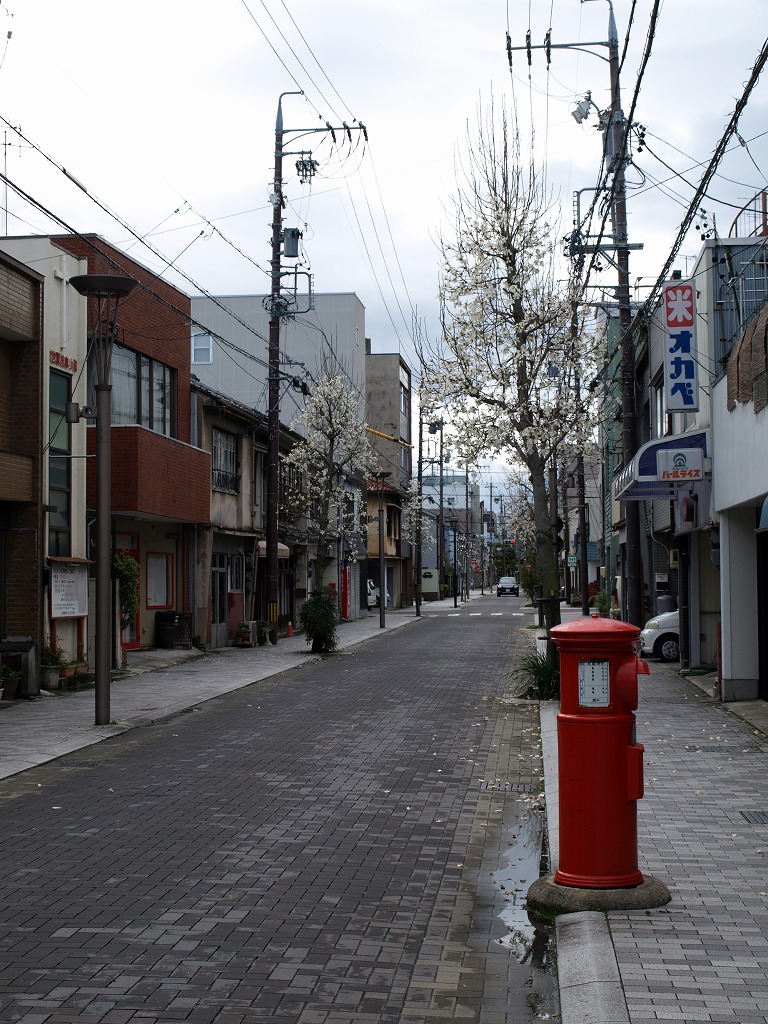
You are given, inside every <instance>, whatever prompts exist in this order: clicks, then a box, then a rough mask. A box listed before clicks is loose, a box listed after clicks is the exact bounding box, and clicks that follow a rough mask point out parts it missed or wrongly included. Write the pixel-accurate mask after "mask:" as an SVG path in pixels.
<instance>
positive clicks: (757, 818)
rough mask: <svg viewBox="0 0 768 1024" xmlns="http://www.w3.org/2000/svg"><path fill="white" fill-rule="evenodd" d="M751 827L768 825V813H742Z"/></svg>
mask: <svg viewBox="0 0 768 1024" xmlns="http://www.w3.org/2000/svg"><path fill="white" fill-rule="evenodd" d="M741 813H742V816H743V817H745V818H746V819H747V821H748V822H749V823H750V825H768V811H742V812H741Z"/></svg>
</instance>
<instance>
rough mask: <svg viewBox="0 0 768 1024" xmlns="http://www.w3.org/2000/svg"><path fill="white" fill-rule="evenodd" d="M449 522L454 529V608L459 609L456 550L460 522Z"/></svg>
mask: <svg viewBox="0 0 768 1024" xmlns="http://www.w3.org/2000/svg"><path fill="white" fill-rule="evenodd" d="M449 521H450V524H451V526H452V527H453V607H454V608H458V607H459V591H458V587H457V583H458V578H457V576H456V570H457V562H456V559H457V551H456V548H457V546H458V537H459V520H458V519H451V520H449Z"/></svg>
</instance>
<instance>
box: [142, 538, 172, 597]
mask: <svg viewBox="0 0 768 1024" xmlns="http://www.w3.org/2000/svg"><path fill="white" fill-rule="evenodd" d="M172 605H173V555H172V554H169V553H166V552H162V551H161V552H154V551H153V552H150V553H148V554H147V608H170V607H172Z"/></svg>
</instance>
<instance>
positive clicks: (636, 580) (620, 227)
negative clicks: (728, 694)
mask: <svg viewBox="0 0 768 1024" xmlns="http://www.w3.org/2000/svg"><path fill="white" fill-rule="evenodd" d="M583 2H585V0H582V3H583ZM607 3H608V8H609V15H608V41H607V42H605V41H603V40H593V41H591V42H585V43H553V42H552V40H551V35H550V33H547V37H546V39H545V41H544V44H543V45H542V46H534V45H532V44H531V40H530V33H529V36H528V39H527V40H526V44H525V46H524V47H522V46H512V45H511V42H510V39H509V37H507V55H508V59H509V63H510V68H511V67H512V52H513V51H514V50H523V49H524V50H526V52H527V56H528V64H529V65H530V63H531V53H532V51H533V50H542V49H543V50H545V51H546V55H547V64H548V65H549V63H550V60H551V52H552V50H557V49H562V50H569V49H574V50H586V52H587V53H590V52H591V51H590V50H588V49H586V48H587V47H590V46H607V48H608V65H609V67H610V75H611V109H610V123H609V126H608V131H607V132H606V157H608V156H611V157H612V163H611V164H609V165H608V170H609V171H611V170H612V171H613V185H612V188H611V196H612V203H611V207H612V208H611V215H612V216H611V220H612V223H613V239H612V245H609V246H605V247H601V248H613V249H614V250H615V252H616V261H615V263H614V261H613V260H612V259H610V258H609V262H610V263H611V264H612V265H614V266H615V267H616V269H617V272H618V288H617V299H618V306H619V328H620V331H621V399H622V401H621V406H622V444H623V462H624V465H625V466H628V465H629V463H630V462H631V460H632V458H633V456H634V455H635V453H636V452H637V413H636V400H635V349H634V333H633V331H632V329H631V325H632V316H631V308H630V290H629V250H630V249H631V248H640V247H639V246H637V245H635V246H631V245H630V244H629V241H628V233H627V192H626V182H625V178H624V166H625V162H626V142H625V138H624V114H623V112H622V109H621V89H620V85H619V36H618V32H617V31H616V20H615V18H614V16H613V4H612V3H611V0H607ZM593 56H600V55H599V54H593ZM604 59H605V58H604V57H601V60H604ZM590 105H592V104H591V98H590V95H589V93H588V94H587V97H586V99H585V100H584V101H583V109H582V110H579V108H578V107H577V110H576V112H574V117H576V120H577V121H579V122H581V120H582V119H583V118H584V117H586V114H587V112H588V110H589V107H590ZM580 106H581V105H580ZM577 114H578V116H577ZM609 143H610V148H609V145H608V144H609ZM585 251H588V249H585V248H583V247H582V248H581V252H585ZM593 251H594V250H593ZM623 504H624V522H625V532H626V543H625V575H626V581H627V620H628V621H629V622H630V623H632V624H633V625H635V626H642V625H643V618H644V616H643V592H642V578H641V562H640V507H639V503H638V502H636V501H627V502H624V503H623Z"/></svg>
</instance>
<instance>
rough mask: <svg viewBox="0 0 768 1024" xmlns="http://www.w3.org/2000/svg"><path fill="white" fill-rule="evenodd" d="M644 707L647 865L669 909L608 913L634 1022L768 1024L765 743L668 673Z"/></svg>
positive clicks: (643, 693) (660, 673) (661, 673)
mask: <svg viewBox="0 0 768 1024" xmlns="http://www.w3.org/2000/svg"><path fill="white" fill-rule="evenodd" d="M640 701H641V703H640V709H639V711H638V714H637V721H638V734H639V736H640V737H641V738H642V742H643V743H644V744H645V748H646V752H645V789H646V793H645V798H644V800H642V801H641V803H640V810H639V815H638V827H639V831H640V835H641V836H642V854H643V864H644V866H643V870H644V871H646V870H647V871H648V872H649V873H650V874H653V875H656V876H657V877H660V878H661V879H662V880H663V881H665V882H666V883H667V885H668V886H669V888H670V891H671V893H672V902H671V903H670V904H669V905H668V906H667V907H664V908H661V909H660V910H655V911H652V912H651V913H649V914H647V915H646V914H643V913H638V912H634V913H626V914H616V913H611V914H610V915H609V919H610V928H611V933H612V935H613V941H614V945H615V947H616V952H617V957H618V961H619V968H620V971H621V976H622V979H623V982H624V990H625V993H626V998H627V1003H628V1006H629V1011H630V1018H631V1021H632V1022H633V1024H635V1022H638V1024H639V1022H641V1021H649V1020H651V1021H654V1020H676V1021H680V1020H684V1021H730V1022H732V1024H765V1022H766V1021H768V864H767V863H766V858H767V857H768V813H766V812H767V811H768V805H767V803H766V799H767V797H768V787H767V785H766V777H767V773H768V737H767V736H766V735H764V734H763V733H762V732H758V731H756V730H755V729H753V728H752V727H751V726H750V725H749V724H748V723H746V722H743V721H741V720H739V719H738V718H736V717H735V716H734V715H732V714H730V713H729V712H728V710H726V709H725V708H724V707H723V706H722V705H720V704H716V703H713V702H712V701H711V700H708V699H707V698H706V697H705V696H704V695H703V694H702V693H701V692H700V691H699V690H697V689H696V688H695V687H693V686H692V685H691V684H690V683H688V682H684V681H682V680H681V679H680V678H679V677H677V676H676V675H674V674H673V672H672V671H671V670H670V669H664V668H661V667H660V666H659V667H656V666H654V672H653V674H652V675H651V676H650V677H641V682H640ZM750 818H751V819H752V820H749V819H750Z"/></svg>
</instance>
